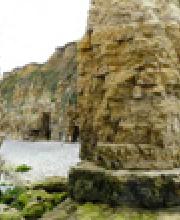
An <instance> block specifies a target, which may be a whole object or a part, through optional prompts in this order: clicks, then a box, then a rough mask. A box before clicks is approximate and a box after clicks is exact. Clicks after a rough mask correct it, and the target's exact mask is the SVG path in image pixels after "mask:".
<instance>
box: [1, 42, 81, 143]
mask: <svg viewBox="0 0 180 220" xmlns="http://www.w3.org/2000/svg"><path fill="white" fill-rule="evenodd" d="M76 77H77V70H76V43H69V44H67V45H65V46H64V47H59V48H57V49H56V51H55V52H54V54H53V55H52V56H51V57H50V58H49V60H48V61H47V62H45V63H44V64H37V63H31V64H28V65H26V66H24V67H21V68H16V69H14V70H13V71H12V72H11V73H8V74H5V77H4V78H3V80H2V81H1V82H0V94H1V98H2V100H3V105H4V113H5V117H4V122H3V125H2V126H3V127H4V128H3V129H2V130H4V132H5V133H6V136H10V137H11V138H14V139H17V138H18V139H19V138H20V139H53V140H59V139H61V138H62V136H65V138H66V139H68V138H69V137H68V136H70V134H69V133H68V132H69V126H70V125H69V124H68V122H67V120H66V117H68V116H67V114H68V111H70V109H72V108H73V107H72V106H74V105H75V104H76ZM73 110H74V108H73ZM72 115H73V113H72ZM62 118H63V121H62ZM69 120H70V119H69ZM69 120H68V121H69ZM65 122H66V125H65ZM1 124H2V123H1ZM65 130H66V131H65Z"/></svg>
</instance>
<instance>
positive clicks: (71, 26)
mask: <svg viewBox="0 0 180 220" xmlns="http://www.w3.org/2000/svg"><path fill="white" fill-rule="evenodd" d="M89 4H90V0H0V73H1V74H2V73H3V72H6V71H10V70H11V69H12V68H15V67H19V66H23V65H25V64H27V63H30V62H40V63H42V62H45V61H46V60H47V59H48V57H49V56H50V55H51V54H52V53H53V52H54V50H55V48H56V47H58V46H63V45H64V44H66V43H68V42H71V41H75V40H79V39H81V37H82V36H83V34H84V32H85V30H86V22H87V16H88V9H89Z"/></svg>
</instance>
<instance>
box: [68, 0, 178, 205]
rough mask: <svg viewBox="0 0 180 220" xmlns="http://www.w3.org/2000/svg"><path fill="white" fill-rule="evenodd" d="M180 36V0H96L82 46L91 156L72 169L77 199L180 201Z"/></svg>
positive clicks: (85, 131) (85, 144) (83, 110)
mask: <svg viewBox="0 0 180 220" xmlns="http://www.w3.org/2000/svg"><path fill="white" fill-rule="evenodd" d="M179 40H180V8H179V2H178V1H169V0H153V1H149V0H108V1H104V0H93V1H92V2H91V9H90V15H89V21H88V28H87V32H86V34H85V36H84V38H83V39H82V40H81V41H80V43H79V46H78V62H79V65H78V69H79V77H78V97H79V99H78V104H79V106H78V107H79V112H80V133H81V140H82V149H81V158H82V159H83V160H88V161H91V162H82V163H81V164H79V165H78V166H77V167H74V168H73V169H72V170H71V172H70V176H69V184H70V194H71V196H72V197H73V198H74V199H76V200H78V201H81V202H84V201H92V202H101V203H110V204H111V205H122V204H131V205H137V206H144V207H148V208H158V207H167V206H172V205H179V204H180V194H179V190H180V185H179V178H180V171H179V168H180V140H179V137H180V100H179V98H180V65H179V64H180V44H179ZM175 168H177V169H175ZM130 170H131V171H130ZM132 170H134V171H132Z"/></svg>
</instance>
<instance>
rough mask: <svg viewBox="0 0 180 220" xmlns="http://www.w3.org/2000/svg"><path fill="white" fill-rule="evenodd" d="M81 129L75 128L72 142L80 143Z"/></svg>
mask: <svg viewBox="0 0 180 220" xmlns="http://www.w3.org/2000/svg"><path fill="white" fill-rule="evenodd" d="M79 133H80V132H79V127H78V126H74V127H73V132H72V142H78V141H79Z"/></svg>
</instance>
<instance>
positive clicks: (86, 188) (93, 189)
mask: <svg viewBox="0 0 180 220" xmlns="http://www.w3.org/2000/svg"><path fill="white" fill-rule="evenodd" d="M69 190H70V195H71V197H72V198H73V199H75V200H76V201H78V202H101V203H106V204H110V205H131V206H138V207H145V208H152V209H154V208H163V207H172V206H176V205H180V169H173V170H154V171H153V170H151V171H143V170H131V171H130V170H117V171H114V170H106V169H104V168H102V167H98V166H96V165H95V164H93V163H90V162H85V161H84V162H81V163H80V164H79V165H77V166H76V167H73V168H72V169H71V171H70V174H69Z"/></svg>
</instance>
